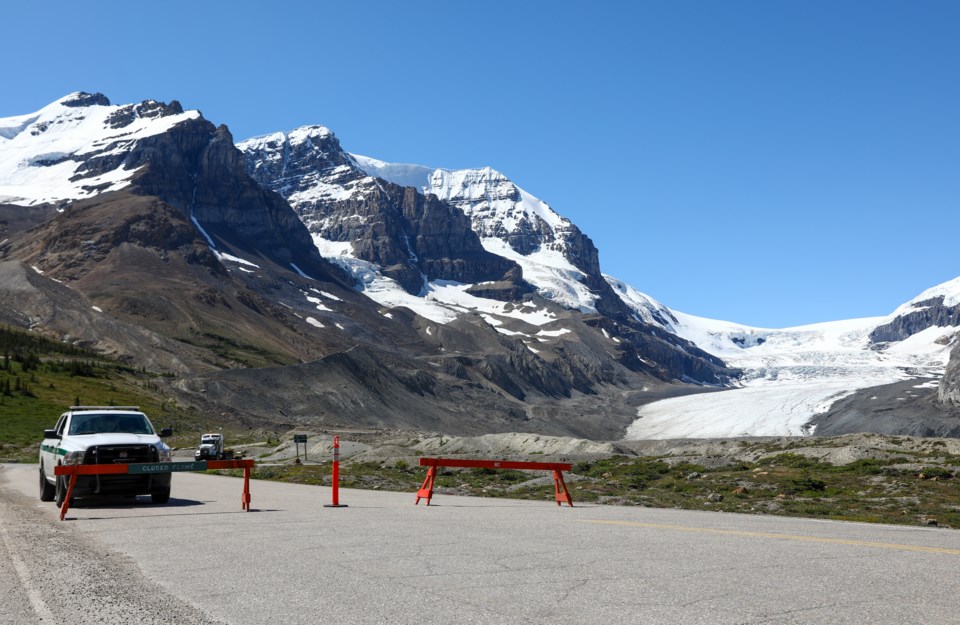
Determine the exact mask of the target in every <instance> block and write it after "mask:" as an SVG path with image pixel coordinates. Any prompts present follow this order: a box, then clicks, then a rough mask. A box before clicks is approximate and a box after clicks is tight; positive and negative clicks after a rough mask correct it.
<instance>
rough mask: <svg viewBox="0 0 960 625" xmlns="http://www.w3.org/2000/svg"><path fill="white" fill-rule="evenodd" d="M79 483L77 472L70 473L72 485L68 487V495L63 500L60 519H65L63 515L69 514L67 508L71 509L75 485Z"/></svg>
mask: <svg viewBox="0 0 960 625" xmlns="http://www.w3.org/2000/svg"><path fill="white" fill-rule="evenodd" d="M76 483H77V474H76V472H73V473H71V474H70V486H68V487H67V497H66V498H65V499H64V500H63V505H62V506H60V520H61V521H62V520H63V517H65V516H67V510H69V509H70V498H71V497H73V485H74V484H76Z"/></svg>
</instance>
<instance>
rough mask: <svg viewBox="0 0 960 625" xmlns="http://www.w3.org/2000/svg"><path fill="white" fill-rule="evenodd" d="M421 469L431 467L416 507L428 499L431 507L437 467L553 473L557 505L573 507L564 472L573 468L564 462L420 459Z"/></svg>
mask: <svg viewBox="0 0 960 625" xmlns="http://www.w3.org/2000/svg"><path fill="white" fill-rule="evenodd" d="M420 466H421V467H430V469H429V470H428V471H427V477H426V479H425V480H423V485H422V486H421V487H420V490H419V491H417V500H416V501H415V502H414V505H416V504H418V503H420V499H426V500H427V505H428V506H429V505H430V499H431V498H432V497H433V482H434V480H435V479H436V478H437V467H458V468H468V469H518V470H522V471H553V489H554V494H555V495H556V499H557V505H558V506H559V505H561V504H562V503H563V502H564V501H565V502H567V504H569V505H570V507H571V508H572V507H573V500H572V499H571V498H570V491H569V490H567V484H566V482H564V481H563V472H564V471H569V470H570V469H571V468H572V467H571V465H569V464H565V463H562V462H513V461H511V460H462V459H459V458H420Z"/></svg>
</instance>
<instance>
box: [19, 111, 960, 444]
mask: <svg viewBox="0 0 960 625" xmlns="http://www.w3.org/2000/svg"><path fill="white" fill-rule="evenodd" d="M238 146H239V147H238ZM383 176H389V177H390V178H393V181H391V180H390V179H387V178H384V177H383ZM422 176H426V177H427V178H426V181H425V183H424V184H423V185H422V186H421V187H419V188H418V187H414V186H410V185H409V184H398V182H399V183H409V182H416V180H417V179H418V178H420V179H421V180H422ZM37 180H43V181H44V184H42V185H38V184H37ZM0 196H2V200H0V264H2V267H3V268H4V271H5V272H6V273H4V274H3V275H5V276H8V277H7V278H6V279H5V282H2V283H0V291H2V293H0V295H3V298H4V301H5V302H11V306H10V309H8V310H5V311H4V314H3V318H4V319H8V320H10V321H9V322H10V323H15V324H17V325H21V326H24V327H33V328H34V329H35V330H37V331H44V332H48V333H50V334H52V335H55V336H58V337H60V338H62V339H67V340H75V341H80V342H84V343H85V344H90V345H93V346H96V347H97V349H101V350H104V351H106V352H109V353H111V354H114V355H119V356H121V357H123V358H127V359H131V360H132V361H136V362H149V363H151V366H155V367H157V368H158V369H159V370H162V371H169V372H173V373H174V375H175V376H176V378H175V379H174V380H173V381H172V382H171V383H170V384H169V387H168V390H169V392H170V393H171V394H174V395H175V396H176V397H178V398H179V400H180V401H184V402H191V403H195V404H199V405H204V406H209V409H211V410H217V411H220V412H224V411H225V412H228V413H236V412H245V413H249V414H250V415H252V416H254V417H256V418H260V419H264V420H269V419H278V418H281V417H278V414H282V419H283V420H284V422H285V423H290V422H298V423H310V424H313V425H317V424H324V423H326V424H331V423H339V424H341V425H344V424H349V423H351V422H355V423H357V424H363V425H364V426H370V427H391V426H402V427H415V426H416V425H417V423H421V424H422V425H424V426H425V427H430V428H434V427H435V428H437V429H438V431H448V432H451V433H461V432H462V433H470V434H477V433H483V431H484V430H485V429H488V430H490V431H509V430H510V429H513V430H516V431H534V432H542V433H549V434H573V435H583V436H590V437H594V438H617V437H619V436H621V435H623V433H624V432H626V431H627V430H628V427H632V428H633V430H631V431H635V430H636V428H637V427H640V426H637V423H642V424H644V425H643V427H647V428H648V430H650V431H651V432H661V433H662V432H667V431H669V432H670V433H671V434H677V433H680V434H685V435H690V433H691V432H697V431H704V430H703V427H704V425H705V424H706V420H705V418H704V417H703V415H704V414H706V413H704V412H703V411H702V408H703V406H708V405H709V404H710V402H711V401H716V400H718V399H721V398H722V400H723V401H728V400H729V399H730V398H731V397H736V398H740V399H743V400H744V401H746V402H747V404H748V405H749V403H750V401H751V399H763V400H764V401H766V399H764V398H769V397H771V396H772V394H774V393H778V392H782V390H783V389H784V388H787V387H785V386H784V382H790V383H791V384H792V383H794V382H796V383H798V384H800V386H803V387H804V390H803V392H804V393H806V395H804V399H803V401H800V402H798V405H804V406H808V407H809V406H813V409H818V408H819V405H820V404H823V403H824V402H827V401H828V400H829V402H828V404H827V405H829V404H830V403H836V401H837V400H838V399H839V398H841V397H842V396H843V394H844V393H848V392H849V391H850V390H851V389H856V388H863V382H864V381H867V382H870V383H875V382H876V383H888V382H890V381H896V380H903V379H909V378H911V377H917V376H919V375H933V376H934V377H936V376H941V375H943V371H944V369H945V368H946V370H947V371H949V372H951V373H952V374H954V375H955V371H956V370H957V367H956V366H955V365H953V364H951V365H950V366H946V362H947V359H948V357H949V356H948V354H949V352H950V350H951V348H952V347H953V346H954V345H955V344H956V341H955V334H956V330H957V328H956V327H955V325H953V323H954V320H955V319H957V316H958V315H957V313H958V311H957V310H955V307H956V306H957V305H958V304H957V302H958V301H960V299H958V300H957V301H954V300H953V299H952V298H953V297H954V295H953V290H951V288H948V287H945V286H944V285H940V287H934V288H933V289H928V291H926V292H925V294H926V297H925V299H922V300H921V299H917V300H916V301H913V302H908V303H907V304H905V305H904V307H901V308H900V309H898V311H896V314H894V315H891V316H888V317H887V318H884V319H886V322H885V323H886V325H885V326H884V327H883V328H882V329H881V327H880V325H869V324H866V325H865V324H864V323H860V324H859V325H857V324H853V325H855V326H856V327H852V326H851V327H850V328H849V329H846V330H842V331H841V329H840V326H841V325H842V324H839V325H835V326H830V327H829V328H826V327H825V328H819V329H818V328H806V329H804V328H798V329H784V330H779V331H777V330H763V329H757V328H750V327H748V326H742V325H738V324H732V323H727V322H718V321H714V320H705V319H701V318H697V317H694V316H691V315H685V314H683V313H680V312H677V311H673V310H671V309H669V308H668V307H666V306H664V305H663V304H661V303H659V302H657V301H656V300H654V299H653V298H650V297H649V296H646V295H644V294H643V293H641V292H640V291H638V290H636V289H635V288H633V287H632V286H630V285H627V284H625V283H623V282H622V281H619V280H617V279H616V278H613V277H611V276H608V275H604V274H603V273H602V271H601V267H600V262H599V252H598V250H597V248H596V246H595V245H594V244H593V242H592V241H591V240H590V239H589V237H587V236H586V235H585V234H584V233H582V232H581V231H580V230H579V228H577V227H576V225H574V224H573V223H572V222H570V221H569V220H568V219H566V218H563V217H561V216H560V215H559V214H557V213H556V212H555V211H553V209H552V208H551V207H550V206H549V205H547V204H546V203H544V202H542V201H540V200H539V199H538V198H536V197H535V196H533V195H532V194H529V193H528V192H526V191H524V190H522V189H520V188H519V187H518V186H517V185H516V184H514V183H513V182H512V181H510V179H509V178H507V177H506V176H505V175H503V174H501V173H500V172H496V171H495V170H493V169H490V168H479V169H472V170H444V169H439V168H427V167H421V166H417V165H392V164H389V163H385V162H383V161H377V160H376V159H372V158H370V157H361V156H357V155H351V154H349V153H347V152H345V151H344V150H343V149H342V147H341V146H340V144H339V140H338V139H337V138H336V135H335V134H334V133H333V132H332V131H331V130H329V129H328V128H325V127H323V126H307V127H303V128H301V129H297V130H294V131H291V132H289V133H274V134H271V135H265V136H262V137H259V138H255V139H252V140H247V141H243V142H240V143H239V144H235V142H234V139H233V137H232V135H231V133H230V131H229V129H228V128H227V127H226V126H225V125H219V126H218V125H215V124H214V123H212V122H210V121H208V120H206V119H204V118H203V117H202V115H200V114H199V112H198V111H187V112H184V111H183V109H182V107H181V106H180V105H179V103H177V102H176V101H173V102H171V103H169V104H164V103H161V102H156V101H153V100H145V101H143V102H141V103H139V104H129V105H120V106H114V105H111V104H110V103H109V100H108V99H107V98H106V97H105V96H102V94H87V93H83V92H78V93H75V94H71V95H69V96H67V97H65V98H62V99H61V100H58V101H56V102H54V103H52V104H51V105H48V106H47V107H44V108H43V109H41V110H40V111H38V112H35V113H32V114H27V115H22V116H17V117H12V118H5V119H2V120H0ZM17 202H20V204H17ZM56 281H60V283H58V282H56ZM58 284H59V286H57V285H58ZM941 287H942V288H941ZM938 289H939V291H938ZM958 290H960V289H958ZM941 291H942V292H941ZM24 293H29V296H28V297H25V296H24V295H23V294H24ZM68 301H72V302H73V303H72V304H71V305H68V304H67V302H68ZM901 309H902V310H901ZM58 310H63V311H65V312H64V313H63V314H61V315H59V316H58V313H57V312H56V311H58ZM66 311H72V312H69V313H68V312H66ZM827 325H829V324H827ZM848 325H850V324H848ZM881 325H882V324H881ZM874 333H876V335H874ZM883 339H886V340H883ZM953 351H954V352H955V351H956V350H955V349H954V350H953ZM957 358H960V356H957ZM817 376H820V377H817ZM831 376H832V377H831ZM956 377H960V376H956ZM953 380H954V378H953V377H951V376H948V377H946V378H944V382H943V383H942V384H941V385H940V388H939V389H933V390H932V391H931V392H932V393H934V394H935V395H936V394H939V395H938V396H939V397H940V403H941V404H943V403H944V402H949V401H953V398H954V397H957V396H960V395H958V394H955V393H954V392H953V389H954V388H955V387H956V384H957V382H960V380H958V381H956V382H955V381H953ZM825 381H827V382H829V383H825ZM808 382H809V384H808ZM834 383H835V385H836V389H834V388H833V387H832V386H831V384H834ZM818 384H819V386H820V387H821V388H815V387H817V385H818ZM858 385H859V386H858ZM707 387H712V388H724V387H727V388H730V387H738V388H736V389H735V390H732V391H725V392H722V393H708V394H705V395H698V396H697V398H695V399H690V398H689V397H688V398H683V397H681V398H678V399H676V400H672V399H671V400H665V402H677V403H678V404H679V405H682V406H686V407H685V408H683V411H684V412H685V413H686V414H688V416H689V419H688V421H687V422H686V425H683V422H682V420H678V417H677V413H676V411H674V412H670V411H669V410H667V412H662V409H663V408H664V406H669V405H670V404H669V403H665V402H660V401H657V400H658V399H660V398H662V397H665V396H675V395H683V394H685V393H690V392H693V391H698V390H703V389H704V388H707ZM808 387H810V388H815V390H816V393H820V395H822V393H823V392H824V391H826V392H827V395H826V396H823V397H821V396H820V395H817V394H816V393H814V394H811V393H809V392H808V391H809V390H810V388H808ZM789 388H793V387H789ZM789 388H788V390H789ZM791 392H792V391H791ZM818 397H819V399H818ZM738 401H739V400H738ZM651 402H655V403H651ZM684 402H694V403H696V404H697V405H699V406H700V408H696V409H694V404H693V403H684ZM804 402H805V403H804ZM638 406H640V408H639V411H640V413H639V414H638V412H637V410H638V408H637V407H638ZM804 409H805V410H807V408H804ZM698 410H700V412H697V411H698ZM769 410H770V411H771V412H776V411H777V410H782V407H779V406H773V407H772V408H770V409H769ZM645 411H646V412H645ZM658 411H660V412H659V414H660V415H661V417H662V418H664V419H666V420H667V421H670V422H671V423H672V425H671V426H670V427H673V428H674V429H672V430H669V429H668V430H664V429H662V428H661V429H659V430H658V429H657V428H656V427H653V428H651V427H649V424H653V423H654V422H655V421H656V420H657V419H656V418H654V417H655V413H658ZM708 412H709V411H708ZM418 414H419V415H420V417H418V416H417V415H418ZM663 415H666V416H665V417H664V416H663ZM698 415H699V416H698ZM812 416H813V415H811V414H806V413H803V414H800V413H798V414H793V415H791V416H789V417H788V418H787V419H786V422H788V423H790V424H791V425H790V426H789V427H791V428H797V427H799V426H802V425H804V424H807V423H811V421H810V418H811V417H812ZM638 417H639V418H638ZM661 417H657V418H661ZM418 418H419V419H420V420H419V421H418ZM738 418H739V417H738ZM765 418H766V417H765ZM778 418H779V417H778ZM691 420H692V421H691ZM863 422H864V421H863V420H861V421H860V423H861V424H862V423H863ZM743 423H746V425H737V426H736V427H737V428H740V429H739V430H737V432H738V433H743V428H746V430H745V431H746V433H751V432H753V433H756V432H759V431H761V430H762V428H763V427H766V425H764V423H766V422H761V421H758V420H754V421H752V422H751V421H749V420H744V421H743ZM797 424H799V425H797ZM867 426H869V424H867ZM677 428H686V429H677ZM698 428H699V429H698ZM791 433H796V432H794V431H791ZM799 433H803V432H802V431H800V432H799ZM649 435H650V434H649V433H648V434H646V436H649Z"/></svg>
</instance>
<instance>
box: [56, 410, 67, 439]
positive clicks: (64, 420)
mask: <svg viewBox="0 0 960 625" xmlns="http://www.w3.org/2000/svg"><path fill="white" fill-rule="evenodd" d="M66 425H67V415H65V414H64V415H60V420H59V421H57V427H56V430H57V434H59V435H61V436H63V429H64V426H66Z"/></svg>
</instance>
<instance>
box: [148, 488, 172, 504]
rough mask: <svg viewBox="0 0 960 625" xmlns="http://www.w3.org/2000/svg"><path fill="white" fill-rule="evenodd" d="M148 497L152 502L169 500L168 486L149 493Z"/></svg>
mask: <svg viewBox="0 0 960 625" xmlns="http://www.w3.org/2000/svg"><path fill="white" fill-rule="evenodd" d="M150 499H151V500H152V501H153V503H167V502H168V501H170V489H169V488H168V489H167V490H165V491H161V492H159V493H150Z"/></svg>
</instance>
